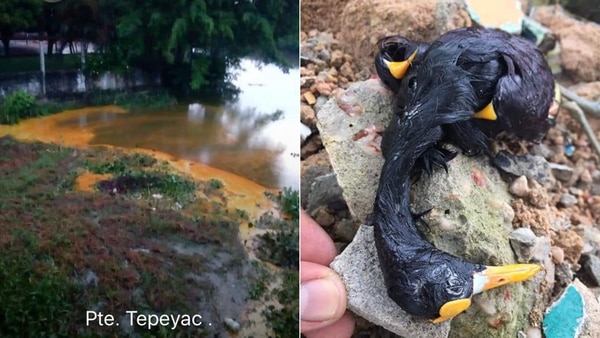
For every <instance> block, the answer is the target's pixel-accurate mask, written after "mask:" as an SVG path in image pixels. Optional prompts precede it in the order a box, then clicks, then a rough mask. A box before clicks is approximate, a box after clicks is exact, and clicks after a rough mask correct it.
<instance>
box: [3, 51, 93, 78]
mask: <svg viewBox="0 0 600 338" xmlns="http://www.w3.org/2000/svg"><path fill="white" fill-rule="evenodd" d="M44 62H45V66H46V71H47V72H51V71H56V70H74V69H79V68H80V66H81V56H80V55H79V54H68V55H63V56H62V58H61V57H59V56H58V55H53V56H52V57H48V56H46V57H45V60H44ZM40 71H41V68H40V57H39V55H28V56H9V57H0V73H15V72H40Z"/></svg>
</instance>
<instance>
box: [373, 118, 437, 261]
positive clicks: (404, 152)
mask: <svg viewBox="0 0 600 338" xmlns="http://www.w3.org/2000/svg"><path fill="white" fill-rule="evenodd" d="M392 123H394V122H392ZM389 137H390V138H393V139H392V140H391V141H390V142H389V143H390V144H391V147H390V151H389V153H388V156H387V157H386V161H385V163H384V165H383V168H382V170H381V176H380V179H379V187H378V191H377V197H376V199H375V205H374V208H373V214H372V216H373V223H374V226H375V236H376V240H377V241H379V240H381V241H384V242H386V243H385V244H384V245H399V246H402V247H403V248H404V249H406V250H405V252H410V251H411V250H409V249H410V248H411V247H412V248H413V249H414V250H416V251H418V250H419V249H420V248H423V247H430V246H432V245H431V243H429V242H427V241H426V240H424V239H423V238H422V237H421V235H420V234H419V232H418V230H417V228H416V227H415V224H414V220H413V214H412V213H411V210H410V186H411V178H410V172H411V169H412V168H413V166H414V165H415V162H416V160H417V159H418V158H419V157H420V156H421V155H422V154H423V153H424V152H425V151H426V150H427V149H428V148H430V147H431V146H432V145H433V143H435V142H436V141H438V140H439V139H440V137H441V129H440V128H439V127H435V128H422V127H421V126H418V125H415V124H414V123H411V121H410V120H407V119H404V120H400V121H398V128H397V129H396V130H395V132H394V134H393V135H389ZM388 141H389V140H388ZM407 258H408V257H407Z"/></svg>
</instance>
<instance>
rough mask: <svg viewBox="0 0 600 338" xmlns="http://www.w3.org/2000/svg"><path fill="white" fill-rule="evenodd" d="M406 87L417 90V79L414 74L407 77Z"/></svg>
mask: <svg viewBox="0 0 600 338" xmlns="http://www.w3.org/2000/svg"><path fill="white" fill-rule="evenodd" d="M408 89H410V90H412V91H415V90H417V79H416V78H415V77H414V76H413V77H411V78H410V79H408Z"/></svg>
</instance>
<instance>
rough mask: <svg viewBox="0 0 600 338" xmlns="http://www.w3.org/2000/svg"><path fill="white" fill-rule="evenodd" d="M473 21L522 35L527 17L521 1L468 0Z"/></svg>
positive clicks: (468, 8) (468, 7)
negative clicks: (524, 19) (525, 17)
mask: <svg viewBox="0 0 600 338" xmlns="http://www.w3.org/2000/svg"><path fill="white" fill-rule="evenodd" d="M465 2H466V3H467V11H469V14H470V15H471V19H472V20H473V21H474V22H477V23H478V24H479V25H481V26H483V27H486V28H499V29H502V30H504V31H506V32H509V33H511V34H517V35H518V34H520V33H521V28H522V26H523V17H524V16H525V15H524V13H523V10H522V9H521V2H520V1H519V0H496V1H489V0H466V1H465Z"/></svg>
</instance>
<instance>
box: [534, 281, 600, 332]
mask: <svg viewBox="0 0 600 338" xmlns="http://www.w3.org/2000/svg"><path fill="white" fill-rule="evenodd" d="M599 323H600V304H598V300H597V299H596V297H594V294H593V293H592V292H591V291H590V290H589V289H588V288H587V287H586V286H585V285H583V284H582V283H581V282H580V281H579V280H577V279H576V280H575V281H573V283H572V284H570V285H569V286H568V287H567V288H566V289H565V290H564V292H563V293H562V295H561V296H560V298H559V299H558V300H557V301H556V302H555V303H554V304H552V306H550V308H548V311H547V313H546V316H545V317H544V322H543V324H542V326H543V329H544V334H545V335H546V337H548V338H553V337H579V338H583V337H585V338H592V337H600V325H598V324H599Z"/></svg>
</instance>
